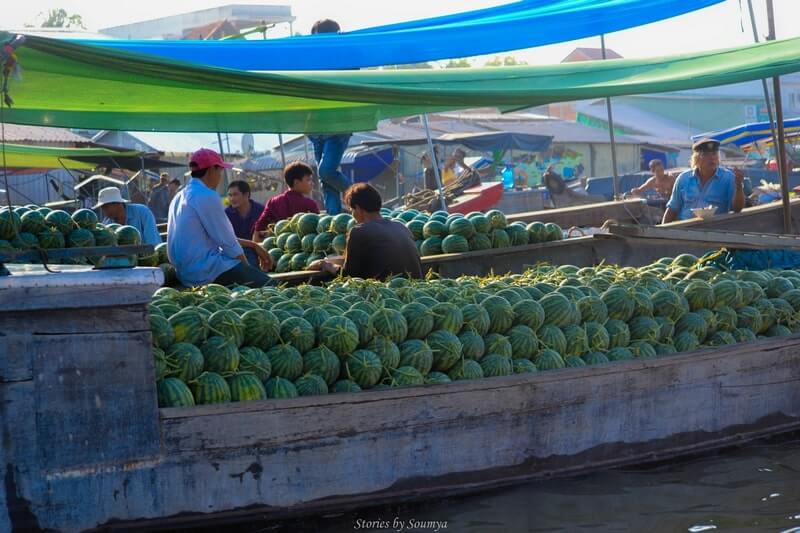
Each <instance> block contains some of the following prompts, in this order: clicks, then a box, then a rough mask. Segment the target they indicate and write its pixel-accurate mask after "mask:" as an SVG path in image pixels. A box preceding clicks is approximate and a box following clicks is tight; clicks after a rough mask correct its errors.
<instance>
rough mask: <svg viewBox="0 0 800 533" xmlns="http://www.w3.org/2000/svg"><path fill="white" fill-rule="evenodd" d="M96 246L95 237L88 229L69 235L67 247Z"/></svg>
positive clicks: (73, 231) (74, 231) (77, 230)
mask: <svg viewBox="0 0 800 533" xmlns="http://www.w3.org/2000/svg"><path fill="white" fill-rule="evenodd" d="M94 245H95V243H94V235H92V232H91V231H89V230H88V229H83V228H81V229H76V230H72V231H71V232H70V234H69V235H67V246H68V247H70V248H89V247H91V246H94Z"/></svg>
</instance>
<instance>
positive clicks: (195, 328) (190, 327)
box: [168, 308, 208, 346]
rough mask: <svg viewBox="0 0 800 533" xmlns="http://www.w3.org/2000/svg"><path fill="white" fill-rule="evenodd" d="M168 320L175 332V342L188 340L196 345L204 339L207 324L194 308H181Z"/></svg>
mask: <svg viewBox="0 0 800 533" xmlns="http://www.w3.org/2000/svg"><path fill="white" fill-rule="evenodd" d="M168 320H169V323H170V325H171V326H172V329H173V331H174V332H175V342H188V343H189V344H194V345H195V346H197V345H199V344H202V342H203V341H204V340H205V339H206V335H207V333H208V324H207V323H206V321H205V319H204V318H203V315H202V314H200V312H199V311H197V310H196V309H193V308H186V309H181V310H180V311H178V312H177V313H175V314H174V315H172V316H170V317H169V319H168Z"/></svg>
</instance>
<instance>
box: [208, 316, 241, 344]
mask: <svg viewBox="0 0 800 533" xmlns="http://www.w3.org/2000/svg"><path fill="white" fill-rule="evenodd" d="M208 330H209V331H210V332H211V333H212V334H213V335H218V336H220V337H225V338H226V339H229V340H230V341H231V342H233V343H234V344H235V345H236V347H237V348H238V347H239V346H241V345H242V344H244V323H243V322H242V319H241V318H239V315H237V314H236V313H235V312H234V311H230V310H228V309H223V310H221V311H217V312H215V313H212V314H211V316H210V317H209V318H208Z"/></svg>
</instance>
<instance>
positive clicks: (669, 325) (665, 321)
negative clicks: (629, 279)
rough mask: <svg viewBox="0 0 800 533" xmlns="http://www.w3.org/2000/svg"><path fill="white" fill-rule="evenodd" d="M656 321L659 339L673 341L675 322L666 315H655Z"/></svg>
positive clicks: (660, 340)
mask: <svg viewBox="0 0 800 533" xmlns="http://www.w3.org/2000/svg"><path fill="white" fill-rule="evenodd" d="M734 316H735V312H734ZM655 321H656V322H657V323H658V328H659V333H658V341H659V342H672V337H673V336H674V335H675V323H674V322H673V321H672V320H670V319H669V318H667V317H664V316H657V317H655Z"/></svg>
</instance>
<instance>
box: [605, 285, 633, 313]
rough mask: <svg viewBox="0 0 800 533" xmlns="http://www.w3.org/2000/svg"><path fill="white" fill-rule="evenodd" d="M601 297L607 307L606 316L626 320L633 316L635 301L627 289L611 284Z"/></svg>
mask: <svg viewBox="0 0 800 533" xmlns="http://www.w3.org/2000/svg"><path fill="white" fill-rule="evenodd" d="M601 298H602V300H603V303H604V304H606V308H607V309H608V318H610V319H614V320H621V321H623V322H627V321H628V320H630V319H631V317H632V316H633V310H634V307H635V303H634V301H633V298H632V297H631V294H630V293H629V292H628V291H627V290H625V289H623V288H621V287H616V286H611V287H610V288H609V289H608V290H607V291H605V292H604V293H603V294H602V296H601Z"/></svg>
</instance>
